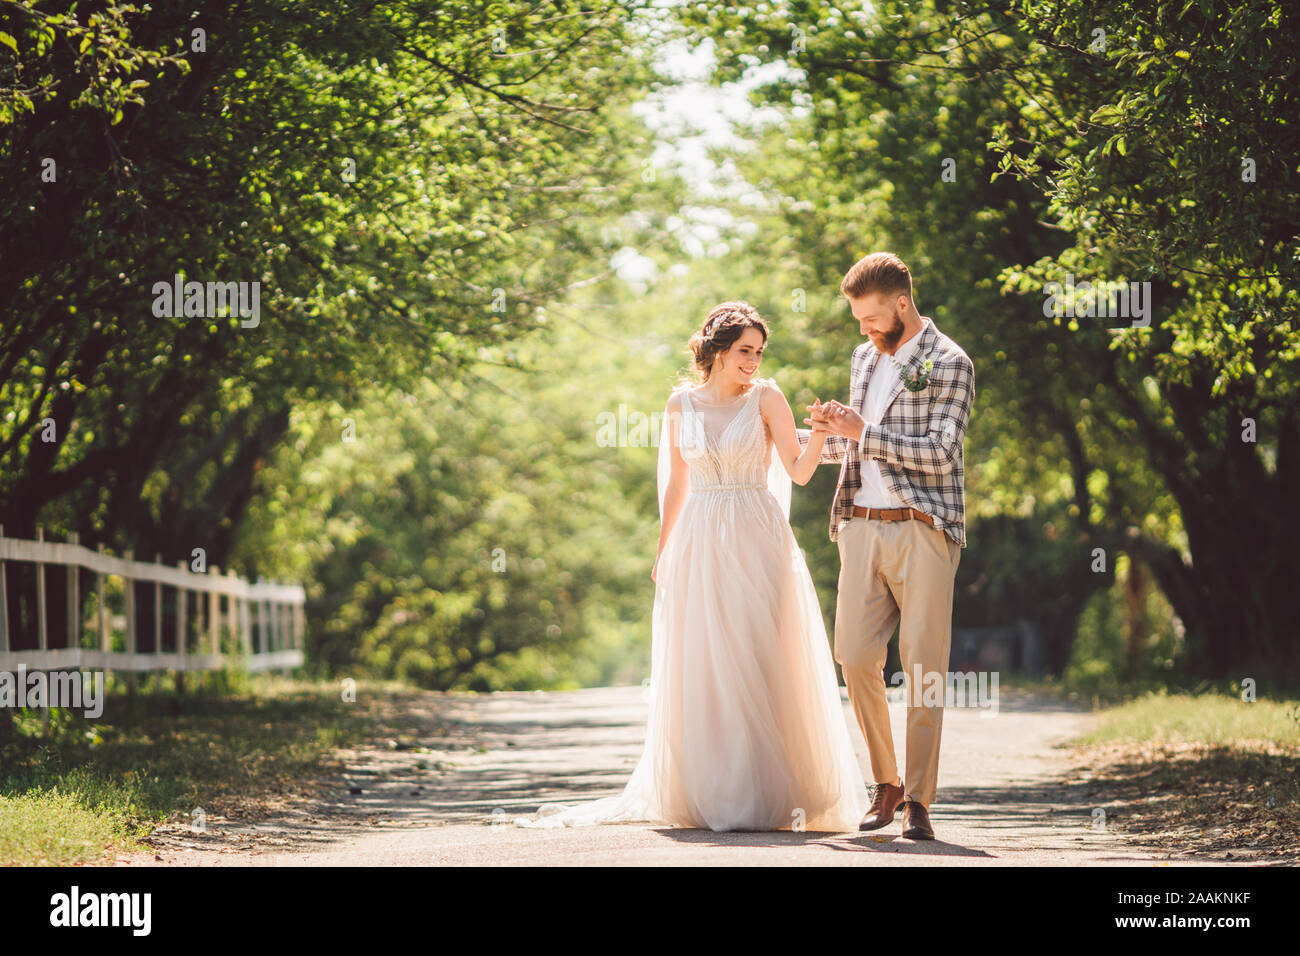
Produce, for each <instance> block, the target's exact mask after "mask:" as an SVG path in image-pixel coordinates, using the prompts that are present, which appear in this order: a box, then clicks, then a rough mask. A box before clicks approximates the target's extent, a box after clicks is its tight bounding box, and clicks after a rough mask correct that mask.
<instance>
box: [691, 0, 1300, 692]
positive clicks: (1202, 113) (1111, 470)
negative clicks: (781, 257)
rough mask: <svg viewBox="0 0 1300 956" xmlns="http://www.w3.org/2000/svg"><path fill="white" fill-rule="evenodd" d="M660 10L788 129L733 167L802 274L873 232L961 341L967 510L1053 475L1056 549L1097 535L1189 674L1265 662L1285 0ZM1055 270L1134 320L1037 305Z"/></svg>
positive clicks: (1277, 375)
mask: <svg viewBox="0 0 1300 956" xmlns="http://www.w3.org/2000/svg"><path fill="white" fill-rule="evenodd" d="M1203 7H1204V8H1205V9H1202V8H1203ZM682 15H683V18H684V19H685V21H686V22H687V23H688V25H689V26H691V27H692V28H694V29H697V30H698V29H703V30H705V31H707V33H708V35H709V36H710V37H711V38H712V39H713V41H714V42H715V43H716V44H717V48H718V62H719V69H718V74H717V78H718V80H719V81H720V82H724V81H728V80H733V79H737V78H739V77H742V76H745V75H747V74H748V72H749V71H751V70H753V69H755V68H756V67H759V66H767V67H768V69H767V71H766V73H765V74H764V75H765V76H768V77H773V76H774V77H775V78H774V79H772V80H771V81H770V82H768V83H765V84H762V85H759V86H758V88H757V89H756V92H755V98H756V99H757V100H758V101H759V102H761V103H763V104H766V105H773V106H777V107H779V108H780V109H781V110H783V111H784V113H785V115H786V116H787V117H788V119H787V122H786V124H785V125H770V126H768V127H767V128H766V132H765V133H763V134H761V135H762V137H763V138H762V140H761V142H762V146H761V148H760V150H758V151H756V152H754V153H750V154H747V155H742V156H741V157H739V159H738V163H739V164H740V165H741V168H742V169H743V170H745V171H746V172H747V174H748V175H749V178H750V179H751V181H752V182H755V183H756V184H759V185H761V186H765V187H766V190H767V192H768V193H769V194H771V195H774V196H776V197H777V199H778V201H779V202H780V203H781V204H782V205H781V209H782V212H783V214H784V216H785V221H786V222H787V223H788V225H789V228H790V233H791V235H790V237H789V239H788V246H789V247H793V248H795V249H797V250H799V253H800V255H801V258H802V260H803V262H804V263H805V265H804V266H803V269H804V270H805V273H806V274H809V275H811V276H813V277H814V278H813V280H812V281H813V283H814V287H815V286H818V285H821V286H823V287H824V285H826V284H830V283H831V282H833V281H836V280H837V279H838V275H839V274H842V272H843V269H844V268H845V266H846V264H847V263H850V262H852V261H853V260H854V259H855V258H857V256H859V255H861V254H862V253H863V252H866V251H869V250H870V249H871V248H886V247H892V248H894V249H895V251H898V252H899V253H900V254H902V255H903V257H904V259H906V260H908V261H909V262H911V263H912V264H913V267H914V271H915V273H916V275H917V284H918V291H919V295H920V297H921V300H922V301H921V305H922V311H923V312H927V313H928V314H932V315H937V316H939V317H940V325H941V326H942V327H945V328H947V329H953V330H955V332H954V337H955V338H957V340H958V341H959V342H962V343H963V345H964V346H965V347H966V349H967V351H968V352H970V353H971V354H972V356H973V357H974V359H975V365H976V379H977V383H978V384H977V389H978V390H979V392H980V398H979V400H978V401H977V404H978V408H977V412H976V415H975V418H974V420H973V422H972V428H971V442H970V443H969V446H968V460H969V461H973V462H974V467H973V468H972V469H971V470H970V475H971V486H970V488H969V489H968V494H970V492H971V491H972V490H975V491H977V492H980V493H983V494H980V495H979V497H977V498H976V504H975V507H976V509H977V513H978V509H979V507H980V503H979V498H980V497H987V498H988V499H990V500H993V501H997V502H999V504H1000V505H1001V507H1002V508H1003V509H1005V508H1006V507H1007V506H1009V505H1010V504H1011V503H1012V501H1014V500H1015V499H1017V498H1024V497H1026V496H1029V495H1033V496H1035V497H1037V498H1038V499H1039V500H1040V501H1041V502H1042V503H1044V504H1046V505H1050V504H1051V503H1052V502H1053V501H1054V500H1056V499H1058V498H1060V497H1061V496H1062V495H1064V496H1065V498H1066V499H1067V500H1069V501H1070V502H1071V508H1070V514H1071V515H1072V517H1073V518H1074V521H1075V525H1076V528H1075V537H1076V544H1077V560H1078V562H1079V563H1080V565H1083V564H1085V563H1087V562H1089V561H1091V560H1092V555H1093V552H1094V549H1096V548H1102V549H1105V551H1106V552H1107V553H1108V554H1109V557H1110V566H1111V567H1112V568H1113V562H1114V559H1115V556H1116V555H1117V554H1119V553H1121V552H1127V553H1129V554H1130V555H1131V556H1132V557H1134V558H1136V559H1138V560H1140V561H1142V562H1143V563H1145V564H1147V565H1148V566H1149V567H1150V568H1151V569H1152V571H1153V572H1154V574H1155V576H1156V578H1157V580H1158V581H1159V582H1160V586H1161V588H1162V590H1163V591H1164V592H1165V593H1166V594H1167V596H1168V597H1169V600H1170V601H1171V603H1172V605H1173V606H1174V608H1175V609H1176V610H1177V612H1178V614H1179V616H1180V617H1181V618H1182V620H1183V621H1184V623H1185V625H1186V628H1187V633H1188V638H1189V643H1190V645H1191V650H1192V653H1193V657H1192V666H1193V668H1194V669H1195V670H1196V671H1197V672H1198V673H1203V674H1213V675H1215V676H1222V675H1224V674H1226V673H1227V672H1228V668H1229V667H1230V665H1231V666H1235V667H1239V666H1257V665H1258V664H1260V663H1262V662H1264V661H1266V660H1273V661H1276V660H1277V659H1279V658H1281V657H1284V656H1289V657H1290V658H1291V659H1292V660H1294V655H1295V653H1296V650H1297V648H1296V645H1295V643H1294V634H1293V630H1292V629H1291V627H1290V624H1289V615H1288V613H1287V611H1286V609H1285V608H1284V607H1283V604H1282V601H1283V595H1285V594H1286V593H1287V588H1286V578H1287V576H1288V573H1289V572H1288V568H1289V564H1288V557H1287V555H1288V550H1287V549H1288V548H1289V541H1290V539H1291V538H1292V537H1293V536H1294V535H1295V533H1296V532H1297V531H1300V512H1298V511H1297V508H1298V507H1300V506H1298V505H1297V503H1296V501H1295V496H1294V495H1290V496H1288V495H1287V493H1286V489H1287V488H1289V487H1295V486H1296V477H1295V474H1294V472H1295V469H1296V456H1297V452H1300V433H1298V428H1300V422H1297V418H1296V413H1295V411H1294V408H1295V402H1294V398H1295V387H1296V371H1297V363H1296V342H1297V340H1296V336H1295V305H1296V295H1297V293H1296V291H1295V289H1296V283H1295V281H1294V280H1295V278H1296V268H1297V266H1296V252H1297V247H1296V236H1295V230H1294V223H1295V222H1296V221H1297V215H1296V212H1297V210H1296V208H1295V207H1296V203H1297V190H1296V188H1295V185H1296V183H1295V172H1296V171H1295V169H1294V161H1293V157H1294V155H1295V153H1296V149H1295V147H1296V140H1295V137H1296V135H1297V131H1296V123H1295V117H1296V116H1297V111H1296V109H1295V96H1296V93H1295V91H1294V87H1295V84H1294V82H1293V78H1294V74H1295V55H1294V51H1293V46H1291V45H1289V43H1288V40H1287V37H1289V36H1290V35H1292V34H1293V32H1294V24H1293V23H1292V22H1291V20H1292V14H1291V13H1289V12H1287V11H1286V10H1284V8H1283V6H1282V5H1281V4H1247V3H1236V4H1215V5H1213V7H1209V6H1208V5H1201V6H1200V7H1198V6H1196V5H1194V4H1163V3H1156V4H1117V5H1108V6H1107V7H1106V11H1105V18H1104V20H1105V24H1104V32H1105V36H1106V38H1107V42H1106V43H1105V44H1104V45H1103V46H1100V47H1097V48H1093V46H1092V44H1093V43H1094V42H1095V36H1096V35H1095V34H1094V32H1093V30H1094V27H1097V26H1103V25H1102V24H1100V23H1094V22H1093V21H1094V20H1096V19H1097V14H1096V12H1095V8H1093V7H1090V6H1089V5H1087V4H1083V3H1074V2H1066V3H1057V2H1050V3H1027V4H1016V5H1005V6H998V7H995V8H993V9H987V8H978V7H975V6H973V5H969V4H964V3H946V2H935V3H923V4H906V5H905V4H899V3H882V4H878V5H875V7H874V8H873V10H872V12H871V13H870V14H867V13H857V12H845V11H842V10H841V9H840V8H839V7H837V6H834V5H831V6H827V5H822V4H813V3H798V2H796V3H786V4H780V5H773V6H769V7H766V8H761V9H760V8H736V9H727V10H722V9H718V8H704V7H701V6H694V7H686V8H683V10H682ZM777 63H780V64H782V65H783V66H784V67H785V69H783V70H780V71H776V72H775V73H774V71H773V70H774V68H773V67H772V66H771V65H772V64H777ZM1188 125H1190V127H1191V128H1190V129H1188V128H1187V127H1188ZM1241 143H1248V144H1249V146H1250V150H1249V151H1250V153H1251V158H1253V159H1254V160H1255V167H1254V168H1256V169H1257V170H1265V171H1266V175H1265V176H1263V177H1257V178H1256V180H1255V181H1254V182H1246V181H1243V178H1242V172H1243V171H1244V170H1245V168H1246V167H1244V166H1243V164H1242V159H1243V155H1242V148H1241V146H1240V144H1241ZM1288 164H1289V165H1288ZM1070 272H1072V273H1074V274H1075V275H1077V276H1080V277H1087V278H1092V279H1098V280H1111V281H1114V282H1117V283H1118V282H1124V283H1127V282H1130V281H1140V282H1148V283H1150V286H1149V289H1150V294H1149V297H1148V300H1147V301H1149V302H1154V303H1157V305H1158V309H1159V312H1158V315H1157V316H1156V317H1155V318H1154V319H1153V320H1152V321H1151V322H1150V324H1149V326H1147V327H1141V323H1140V322H1139V323H1138V324H1137V327H1132V323H1130V322H1129V321H1128V319H1127V318H1125V319H1124V320H1122V321H1121V322H1119V323H1117V322H1116V321H1114V320H1108V319H1107V318H1099V317H1096V316H1095V315H1094V316H1093V317H1089V316H1087V315H1086V312H1087V311H1088V306H1087V302H1086V300H1080V301H1081V302H1083V303H1084V304H1083V312H1084V313H1085V314H1084V315H1083V316H1080V317H1071V316H1068V315H1059V314H1055V312H1054V310H1049V311H1051V312H1052V314H1045V311H1044V307H1045V305H1047V303H1048V301H1049V297H1048V294H1047V293H1048V289H1046V288H1044V287H1045V285H1046V283H1048V282H1051V281H1054V280H1060V281H1064V279H1065V274H1066V273H1070ZM1094 301H1095V300H1094ZM1093 311H1094V313H1095V311H1096V310H1095V305H1094V308H1093ZM1117 324H1120V325H1123V326H1125V327H1122V328H1118V329H1116V328H1112V327H1113V326H1115V325H1117ZM981 370H982V371H981ZM1246 418H1250V419H1253V420H1254V422H1255V427H1256V429H1257V433H1256V438H1257V440H1256V441H1253V442H1250V441H1243V440H1242V433H1243V427H1244V426H1243V419H1246ZM972 450H974V452H975V454H971V451H972ZM1226 513H1231V514H1235V515H1240V516H1241V523H1234V522H1233V521H1231V520H1225V514H1226ZM1026 573H1032V572H1031V571H1028V570H1027V571H1026ZM1103 583H1105V582H1104V581H1101V580H1098V584H1103ZM1054 663H1055V664H1056V665H1057V666H1058V667H1059V666H1060V664H1061V663H1062V661H1061V660H1060V659H1059V658H1058V660H1056V661H1055V662H1054Z"/></svg>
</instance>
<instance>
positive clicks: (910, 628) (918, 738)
mask: <svg viewBox="0 0 1300 956" xmlns="http://www.w3.org/2000/svg"><path fill="white" fill-rule="evenodd" d="M837 541H838V544H839V549H840V584H839V597H838V599H837V601H836V605H835V659H836V660H837V661H839V662H840V664H841V665H843V668H844V682H845V683H846V684H847V685H848V691H849V700H850V702H851V703H852V704H853V711H854V713H855V714H856V715H857V718H858V726H859V727H860V728H862V736H863V737H865V738H866V741H867V751H868V753H869V754H870V755H871V772H872V775H873V776H874V778H875V781H876V783H893V782H894V778H895V777H897V776H898V775H899V774H898V762H897V760H895V758H894V738H893V734H892V732H891V731H890V727H889V703H888V701H887V700H886V698H885V680H884V677H883V675H882V671H883V670H884V667H885V655H886V652H887V650H888V647H889V639H890V637H892V636H893V633H894V627H895V626H897V625H898V624H899V619H900V616H901V619H902V625H901V627H899V632H898V652H899V658H900V659H901V660H902V663H903V672H904V674H905V675H906V687H907V703H908V707H907V772H906V774H904V775H903V787H904V792H905V794H906V795H907V796H908V797H910V798H912V799H913V800H916V801H918V802H920V803H922V804H924V805H925V806H926V808H927V809H928V808H929V806H930V804H931V803H932V802H933V801H934V795H935V791H936V789H937V786H938V779H939V737H940V735H941V733H942V731H943V701H944V691H943V690H942V689H941V688H943V687H946V684H947V674H948V651H949V648H950V647H951V645H952V588H953V578H954V577H955V576H956V574H957V565H958V564H959V563H960V562H961V545H959V544H957V542H955V541H953V540H952V538H950V537H948V535H947V534H945V533H944V532H942V531H939V530H936V529H935V528H931V527H930V526H929V525H927V524H926V523H925V522H923V521H918V520H916V519H915V518H913V519H910V520H907V521H881V520H880V519H878V518H853V519H852V520H850V521H848V522H846V523H845V524H843V525H841V526H840V530H839V537H838V539H837ZM927 675H942V676H941V677H935V676H927ZM918 676H920V677H921V678H922V680H921V681H920V682H918V681H917V679H916V678H917V677H918ZM935 680H939V681H941V683H939V684H938V685H937V686H938V688H940V689H939V690H938V692H937V694H936V693H926V692H925V691H926V687H925V683H926V681H930V682H933V681H935ZM935 686H936V685H935V684H934V683H930V689H931V690H934V689H935ZM936 700H937V706H936Z"/></svg>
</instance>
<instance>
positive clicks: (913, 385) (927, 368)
mask: <svg viewBox="0 0 1300 956" xmlns="http://www.w3.org/2000/svg"><path fill="white" fill-rule="evenodd" d="M933 368H934V363H933V362H931V361H930V360H929V359H926V360H925V364H924V365H922V366H921V371H920V372H914V373H912V374H911V375H908V374H907V366H906V365H900V366H899V367H898V377H899V378H901V379H902V380H903V388H905V389H907V390H908V391H909V392H919V391H920V390H921V389H923V388H925V385H926V383H927V382H929V381H930V372H931V370H932V369H933Z"/></svg>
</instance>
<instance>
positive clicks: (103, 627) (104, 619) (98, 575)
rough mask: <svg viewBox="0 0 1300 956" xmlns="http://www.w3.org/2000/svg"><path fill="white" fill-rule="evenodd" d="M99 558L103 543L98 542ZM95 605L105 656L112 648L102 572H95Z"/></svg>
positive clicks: (102, 551) (101, 647) (100, 646)
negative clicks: (97, 610) (97, 611)
mask: <svg viewBox="0 0 1300 956" xmlns="http://www.w3.org/2000/svg"><path fill="white" fill-rule="evenodd" d="M96 550H98V551H99V555H100V557H103V555H104V542H102V541H101V542H99V547H98V548H97V549H96ZM95 604H96V606H97V607H98V609H99V649H100V650H101V651H103V652H104V653H105V654H107V653H108V652H109V651H110V650H112V647H111V646H110V645H109V637H108V608H107V607H105V606H104V572H103V571H96V572H95Z"/></svg>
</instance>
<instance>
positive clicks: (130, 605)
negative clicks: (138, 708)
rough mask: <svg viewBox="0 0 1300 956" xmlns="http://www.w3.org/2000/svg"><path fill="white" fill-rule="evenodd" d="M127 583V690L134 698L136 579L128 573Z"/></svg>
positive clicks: (130, 554)
mask: <svg viewBox="0 0 1300 956" xmlns="http://www.w3.org/2000/svg"><path fill="white" fill-rule="evenodd" d="M124 557H125V558H126V560H127V561H134V560H135V550H134V549H130V550H128V551H127V552H126V554H125V555H124ZM122 580H123V581H124V582H125V583H126V596H125V598H124V600H123V602H122V603H123V610H124V611H125V613H126V653H127V654H128V655H129V662H130V665H131V666H130V668H129V669H128V670H127V672H126V689H127V692H128V693H129V694H131V696H132V697H134V696H135V691H136V677H135V647H136V643H135V578H133V577H131V575H130V572H129V569H128V573H127V574H124V575H123V576H122Z"/></svg>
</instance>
